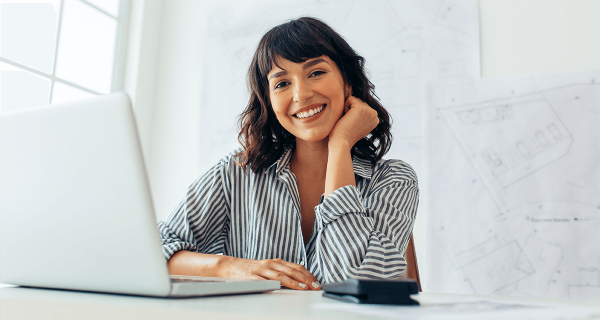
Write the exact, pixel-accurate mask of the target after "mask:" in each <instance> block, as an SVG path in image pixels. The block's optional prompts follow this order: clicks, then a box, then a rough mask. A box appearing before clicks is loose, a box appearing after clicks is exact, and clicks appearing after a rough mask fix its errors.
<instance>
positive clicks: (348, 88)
mask: <svg viewBox="0 0 600 320" xmlns="http://www.w3.org/2000/svg"><path fill="white" fill-rule="evenodd" d="M351 95H352V86H350V85H349V84H347V83H346V84H345V85H344V100H346V99H348V97H350V96H351Z"/></svg>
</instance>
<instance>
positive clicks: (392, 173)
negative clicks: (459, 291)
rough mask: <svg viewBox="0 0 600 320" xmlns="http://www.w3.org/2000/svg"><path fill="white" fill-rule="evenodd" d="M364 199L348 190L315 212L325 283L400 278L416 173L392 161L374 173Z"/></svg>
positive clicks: (411, 220) (415, 203)
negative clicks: (349, 279)
mask: <svg viewBox="0 0 600 320" xmlns="http://www.w3.org/2000/svg"><path fill="white" fill-rule="evenodd" d="M368 183H369V184H370V186H371V187H370V188H367V190H366V192H365V194H362V195H361V193H360V191H359V189H357V188H356V187H355V186H352V185H348V186H345V187H342V188H339V189H337V190H335V191H334V192H332V193H331V194H330V195H329V196H328V197H326V198H324V199H323V198H322V199H321V203H320V204H319V205H318V206H316V207H315V223H316V224H317V226H316V229H317V230H318V231H317V232H318V233H317V237H316V239H315V256H314V257H313V259H314V260H316V261H315V262H316V263H312V264H311V265H312V266H314V267H315V268H318V270H311V271H313V273H314V274H317V275H319V276H320V277H319V278H321V279H319V280H320V281H323V282H325V283H331V282H337V281H342V280H345V279H347V278H355V279H374V278H375V279H377V278H396V277H398V276H399V275H401V274H402V272H404V270H405V269H406V261H405V259H404V255H405V252H406V246H407V244H408V241H409V239H410V236H411V234H412V228H413V224H414V221H415V217H416V212H417V206H418V199H419V188H418V183H417V178H416V174H415V173H414V170H413V169H412V168H411V167H410V166H409V165H408V164H406V163H404V162H402V161H398V160H389V161H388V162H387V163H386V164H385V165H383V166H381V167H379V168H378V170H377V171H376V172H373V176H372V179H371V181H368Z"/></svg>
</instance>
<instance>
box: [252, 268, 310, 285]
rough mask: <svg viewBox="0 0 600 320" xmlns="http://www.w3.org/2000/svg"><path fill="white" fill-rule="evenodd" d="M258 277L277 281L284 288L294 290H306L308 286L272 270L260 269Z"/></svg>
mask: <svg viewBox="0 0 600 320" xmlns="http://www.w3.org/2000/svg"><path fill="white" fill-rule="evenodd" d="M257 273H258V275H260V276H261V277H264V278H266V279H269V280H279V282H281V285H283V286H286V287H288V288H290V289H296V290H307V289H308V286H307V285H306V284H305V283H302V282H299V281H296V280H294V279H292V278H290V277H288V276H287V275H286V274H285V273H283V272H281V271H277V270H273V269H269V268H266V267H263V268H260V269H259V270H258V272H257Z"/></svg>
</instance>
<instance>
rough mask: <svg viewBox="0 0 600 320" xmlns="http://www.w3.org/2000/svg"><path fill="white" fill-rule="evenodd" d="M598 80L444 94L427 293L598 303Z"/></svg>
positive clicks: (436, 129) (518, 83) (438, 119)
mask: <svg viewBox="0 0 600 320" xmlns="http://www.w3.org/2000/svg"><path fill="white" fill-rule="evenodd" d="M597 78H598V75H597V74H583V75H571V76H567V75H565V76H555V77H546V78H542V77H539V78H535V79H534V80H531V79H529V78H528V79H515V80H513V81H512V82H511V81H480V82H477V83H468V84H456V85H441V86H439V87H438V88H437V90H436V91H435V94H434V95H433V98H432V105H431V111H432V112H431V113H430V123H429V132H430V138H431V140H430V142H431V149H430V150H431V154H430V157H429V159H431V164H430V165H431V166H430V172H431V176H430V178H431V182H430V184H431V186H432V190H431V193H432V194H434V195H435V197H434V198H433V200H432V201H431V203H430V207H431V212H432V213H431V219H430V221H432V228H431V230H432V233H431V235H432V238H431V241H432V242H431V243H433V244H432V245H431V247H430V248H429V249H430V250H431V256H430V259H431V263H432V265H434V266H435V267H434V270H431V272H432V274H431V275H430V276H432V277H433V279H432V283H435V285H434V286H433V288H431V290H435V291H440V292H462V293H493V294H511V295H528V296H548V297H579V298H589V297H599V296H600V286H599V284H600V280H599V273H598V270H599V269H600V251H599V250H598V248H597V245H596V244H597V243H600V234H599V233H598V232H597V230H598V229H599V228H600V185H598V183H597V182H598V181H600V166H598V163H600V134H598V133H597V132H598V131H597V130H598V129H597V128H598V126H599V125H600V84H598V83H597V81H595V79H597ZM517 92H520V93H522V94H516V93H517ZM449 159H450V160H449ZM467 229H468V232H465V230H467ZM442 271H444V272H443V273H444V277H442V276H439V277H438V276H437V275H436V273H442ZM449 275H451V276H449Z"/></svg>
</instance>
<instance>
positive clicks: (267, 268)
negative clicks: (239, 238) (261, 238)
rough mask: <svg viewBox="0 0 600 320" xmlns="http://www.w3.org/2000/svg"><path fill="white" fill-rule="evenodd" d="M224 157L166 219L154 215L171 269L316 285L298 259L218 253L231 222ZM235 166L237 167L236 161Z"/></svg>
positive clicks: (180, 272) (297, 285)
mask: <svg viewBox="0 0 600 320" xmlns="http://www.w3.org/2000/svg"><path fill="white" fill-rule="evenodd" d="M227 165H228V163H226V162H225V161H220V162H219V163H218V164H217V165H215V166H214V167H213V168H211V169H210V170H209V171H208V172H207V173H206V174H205V175H203V176H202V177H200V178H199V179H198V180H196V181H195V182H194V183H193V184H192V185H191V186H190V187H189V188H188V191H187V193H186V196H185V198H184V199H183V200H182V201H181V202H180V204H179V205H178V206H177V208H175V210H173V212H172V213H171V215H170V216H169V217H168V218H167V220H166V221H164V222H163V221H158V226H159V230H160V234H161V238H162V243H163V252H164V254H165V257H166V259H167V260H168V261H167V266H168V269H169V273H170V274H178V275H194V276H209V277H223V278H238V279H271V280H279V281H280V282H281V284H282V285H284V286H286V287H288V288H291V289H299V290H306V289H315V290H318V289H320V284H319V283H318V281H317V279H316V278H315V277H314V276H313V275H312V274H311V273H310V272H308V270H306V268H304V267H303V266H301V265H297V264H294V263H290V262H286V261H283V260H281V259H270V260H248V259H240V258H235V257H230V256H226V255H217V254H216V253H222V251H223V241H224V240H225V239H223V237H224V236H225V235H226V233H227V230H224V228H226V226H228V225H229V223H228V221H229V209H228V205H227V199H226V198H227V197H226V193H227V192H228V191H227V188H228V187H227V184H226V183H224V182H225V181H226V179H227V176H228V171H227V170H228V168H229V167H228V166H227ZM234 168H237V167H234Z"/></svg>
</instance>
